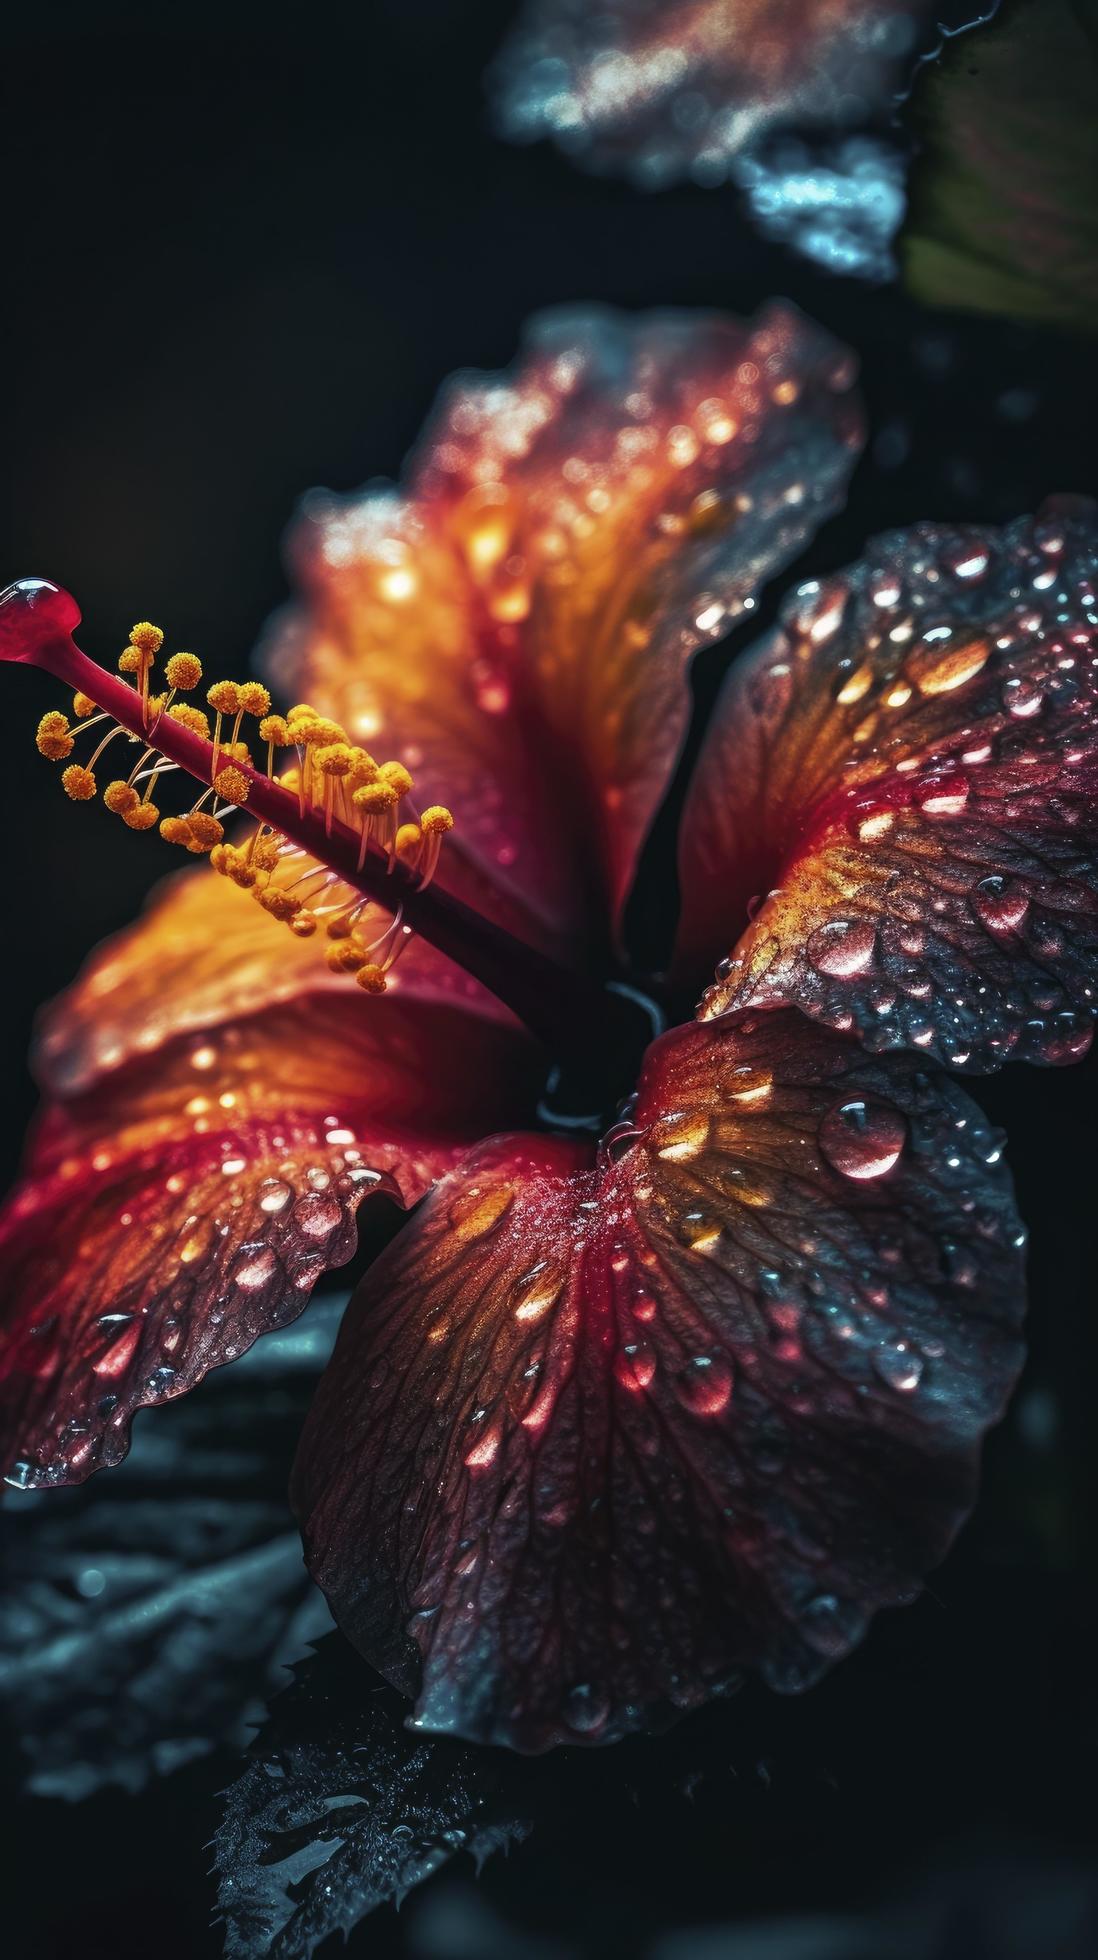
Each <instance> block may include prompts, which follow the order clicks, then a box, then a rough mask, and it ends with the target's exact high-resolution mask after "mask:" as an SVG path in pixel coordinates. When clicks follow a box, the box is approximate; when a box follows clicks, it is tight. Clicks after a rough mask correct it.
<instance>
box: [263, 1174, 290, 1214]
mask: <svg viewBox="0 0 1098 1960" xmlns="http://www.w3.org/2000/svg"><path fill="white" fill-rule="evenodd" d="M293 1195H294V1194H293V1192H292V1191H291V1189H290V1187H289V1185H288V1184H283V1183H282V1181H281V1179H280V1178H277V1177H268V1178H264V1180H263V1183H262V1184H261V1185H260V1187H259V1209H260V1211H267V1212H272V1213H273V1212H276V1211H285V1209H286V1206H287V1205H288V1204H289V1202H290V1199H291V1198H292V1197H293Z"/></svg>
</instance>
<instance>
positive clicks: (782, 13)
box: [496, 0, 912, 188]
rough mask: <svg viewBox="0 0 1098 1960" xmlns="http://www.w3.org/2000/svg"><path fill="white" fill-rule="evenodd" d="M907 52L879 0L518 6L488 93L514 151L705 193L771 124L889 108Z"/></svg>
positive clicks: (906, 32)
mask: <svg viewBox="0 0 1098 1960" xmlns="http://www.w3.org/2000/svg"><path fill="white" fill-rule="evenodd" d="M911 43H912V36H911V23H910V21H908V20H905V19H903V18H902V17H901V16H899V15H898V14H897V12H896V11H895V10H894V9H893V8H892V7H891V6H884V5H882V4H881V0H656V4H653V0H616V5H615V6H614V7H613V9H606V8H600V7H594V6H590V7H589V6H584V5H577V4H575V0H527V5H526V9H525V14H524V16H523V18H522V21H521V23H520V26H519V29H518V32H517V33H516V34H515V35H514V37H513V39H512V40H511V42H510V43H509V45H508V46H507V47H506V48H505V49H504V52H503V56H502V58H501V60H500V62H499V63H498V67H497V77H496V83H497V86H496V94H497V100H498V104H499V114H500V119H501V121H502V123H503V128H504V132H505V134H506V135H508V136H510V137H512V138H513V139H515V140H516V141H518V142H534V141H535V140H536V139H537V138H539V137H546V136H548V137H552V138H554V139H555V141H556V142H558V143H559V144H560V146H561V148H562V149H564V150H566V151H567V152H568V154H569V156H571V157H574V158H575V159H576V160H577V161H578V162H581V163H587V164H588V165H589V166H590V167H591V168H593V169H597V170H600V171H602V170H615V171H625V172H627V173H628V174H629V175H630V176H631V177H633V178H634V179H635V180H636V181H637V182H638V183H640V184H641V185H643V186H645V187H646V188H652V187H653V186H655V185H660V184H666V183H671V182H674V181H675V180H676V179H679V178H682V177H687V176H693V177H696V178H699V179H700V180H701V181H702V182H703V183H709V184H711V183H717V182H720V181H721V180H722V179H723V178H725V177H727V176H728V175H729V174H730V171H729V165H730V163H731V162H732V160H733V159H734V158H735V157H737V156H738V155H739V154H740V153H741V152H742V151H743V150H744V149H745V148H747V147H749V146H751V147H754V146H756V145H757V144H758V141H759V139H760V137H762V136H765V135H766V134H767V133H768V132H769V131H770V130H772V129H774V128H788V127H790V126H791V125H809V126H811V127H813V128H819V127H820V126H821V125H822V126H823V127H825V128H830V129H837V130H839V131H841V132H845V131H846V130H847V129H848V128H849V127H850V124H851V120H852V117H853V120H855V121H861V122H864V121H865V120H866V119H867V117H868V116H870V115H871V114H872V113H873V112H874V111H875V110H876V111H878V112H883V111H884V110H886V109H887V108H888V107H890V106H891V105H890V96H891V93H892V91H893V90H894V88H895V87H896V85H897V83H898V82H899V80H900V77H901V74H902V68H903V62H904V57H905V55H906V56H907V58H908V61H910V49H911ZM859 103H860V104H861V111H860V113H859V108H858V105H859Z"/></svg>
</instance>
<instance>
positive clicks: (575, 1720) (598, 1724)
mask: <svg viewBox="0 0 1098 1960" xmlns="http://www.w3.org/2000/svg"><path fill="white" fill-rule="evenodd" d="M609 1713H610V1698H609V1696H608V1695H606V1694H604V1693H603V1691H602V1689H601V1688H595V1687H592V1685H591V1683H590V1682H589V1681H584V1682H581V1683H580V1684H579V1686H577V1687H575V1688H572V1689H570V1690H569V1692H568V1694H567V1695H566V1696H565V1700H564V1719H565V1721H566V1722H567V1724H568V1727H569V1728H570V1729H574V1730H575V1732H576V1734H577V1735H593V1734H594V1732H595V1730H596V1729H601V1728H602V1726H603V1723H604V1722H605V1721H606V1718H607V1716H608V1715H609Z"/></svg>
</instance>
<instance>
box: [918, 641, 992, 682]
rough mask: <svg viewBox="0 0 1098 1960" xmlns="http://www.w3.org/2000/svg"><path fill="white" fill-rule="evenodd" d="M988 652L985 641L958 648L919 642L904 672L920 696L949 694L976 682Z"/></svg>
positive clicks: (987, 643) (936, 642) (988, 647)
mask: <svg viewBox="0 0 1098 1960" xmlns="http://www.w3.org/2000/svg"><path fill="white" fill-rule="evenodd" d="M990 652H991V647H990V644H989V642H988V641H987V640H966V641H965V642H964V644H963V645H960V646H951V645H950V644H949V642H948V640H947V641H945V642H942V641H940V640H933V641H919V642H917V643H916V644H915V645H914V646H913V647H912V649H911V651H910V653H909V654H908V656H907V659H906V660H905V661H904V673H905V674H906V675H907V678H908V680H910V681H913V682H914V684H915V686H916V687H917V688H918V690H919V693H920V694H928V695H934V694H950V693H952V691H953V689H954V688H955V687H963V686H964V684H965V682H966V681H970V680H974V679H975V677H976V675H977V674H979V673H980V672H981V671H982V670H983V668H984V667H985V666H986V665H987V659H988V655H989V654H990Z"/></svg>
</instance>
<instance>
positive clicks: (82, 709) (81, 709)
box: [72, 694, 99, 721]
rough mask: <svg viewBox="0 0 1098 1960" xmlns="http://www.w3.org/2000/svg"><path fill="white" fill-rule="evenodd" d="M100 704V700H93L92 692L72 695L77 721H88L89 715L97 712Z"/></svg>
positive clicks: (73, 709)
mask: <svg viewBox="0 0 1098 1960" xmlns="http://www.w3.org/2000/svg"><path fill="white" fill-rule="evenodd" d="M98 706H99V703H98V701H93V700H92V698H91V695H90V694H74V695H73V697H72V711H73V714H74V715H75V716H76V719H77V721H87V719H88V716H89V715H94V714H95V712H96V709H97V708H98Z"/></svg>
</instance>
